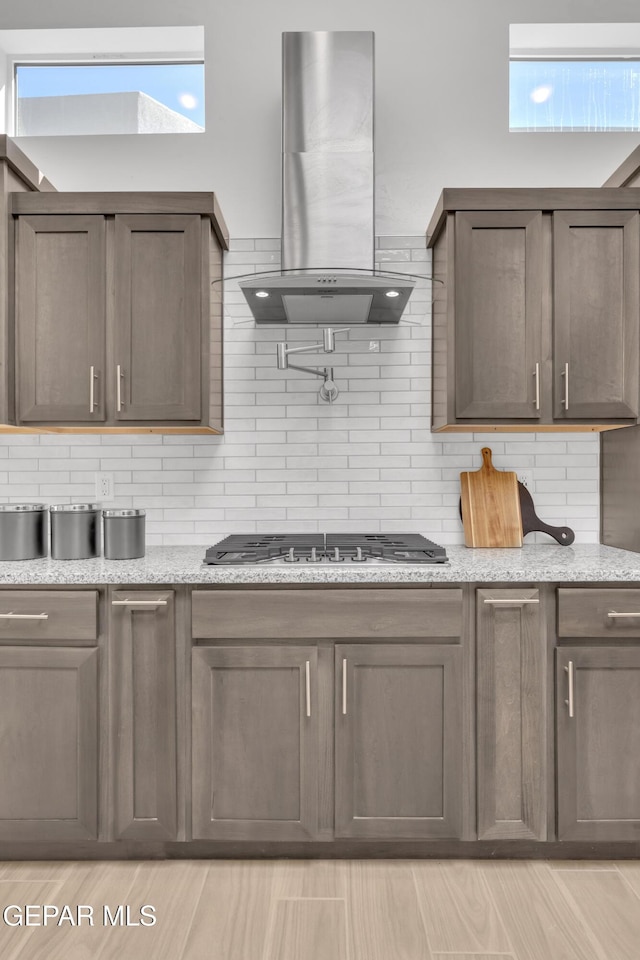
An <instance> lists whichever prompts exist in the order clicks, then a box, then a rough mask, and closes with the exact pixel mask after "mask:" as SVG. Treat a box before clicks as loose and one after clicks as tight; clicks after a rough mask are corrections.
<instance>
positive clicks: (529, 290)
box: [454, 210, 542, 420]
mask: <svg viewBox="0 0 640 960" xmlns="http://www.w3.org/2000/svg"><path fill="white" fill-rule="evenodd" d="M454 287H455V371H456V373H455V385H456V386H455V413H456V417H457V418H459V419H467V418H474V419H477V418H480V417H481V418H487V419H496V420H511V419H513V420H521V419H526V420H537V419H539V418H540V390H541V383H540V377H541V364H542V358H541V327H542V213H541V212H540V211H531V210H528V211H527V210H515V211H486V212H485V211H483V212H478V213H460V212H458V213H456V215H455V278H454Z"/></svg>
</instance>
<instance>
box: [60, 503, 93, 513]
mask: <svg viewBox="0 0 640 960" xmlns="http://www.w3.org/2000/svg"><path fill="white" fill-rule="evenodd" d="M99 509H100V504H99V503H54V504H53V505H52V506H50V507H49V510H51V512H52V513H93V512H94V511H96V510H99Z"/></svg>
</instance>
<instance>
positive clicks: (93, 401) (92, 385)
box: [89, 366, 98, 413]
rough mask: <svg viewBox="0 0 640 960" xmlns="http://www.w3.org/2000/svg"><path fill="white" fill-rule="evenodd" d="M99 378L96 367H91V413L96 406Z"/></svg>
mask: <svg viewBox="0 0 640 960" xmlns="http://www.w3.org/2000/svg"><path fill="white" fill-rule="evenodd" d="M97 379H98V375H97V373H96V368H95V367H94V366H91V367H89V413H93V411H94V408H95V405H96V403H95V400H96V398H95V382H96V380H97Z"/></svg>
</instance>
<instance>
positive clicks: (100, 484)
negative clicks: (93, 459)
mask: <svg viewBox="0 0 640 960" xmlns="http://www.w3.org/2000/svg"><path fill="white" fill-rule="evenodd" d="M96 500H99V501H101V502H102V501H103V500H113V474H112V473H96Z"/></svg>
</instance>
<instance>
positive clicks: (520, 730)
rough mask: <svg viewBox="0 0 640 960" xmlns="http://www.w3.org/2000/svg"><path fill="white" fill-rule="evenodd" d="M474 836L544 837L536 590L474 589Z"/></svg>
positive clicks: (541, 651)
mask: <svg viewBox="0 0 640 960" xmlns="http://www.w3.org/2000/svg"><path fill="white" fill-rule="evenodd" d="M476 604H477V607H476V617H477V674H476V677H477V768H478V839H479V840H509V839H512V840H513V839H533V840H546V838H547V789H548V782H547V776H548V772H547V759H546V756H547V669H548V664H547V655H546V654H547V643H546V636H545V631H544V630H543V626H542V624H543V618H542V617H541V614H540V606H541V602H540V591H539V590H534V589H526V590H523V589H522V588H517V587H513V588H509V589H499V590H490V589H484V590H478V591H477V592H476Z"/></svg>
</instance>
